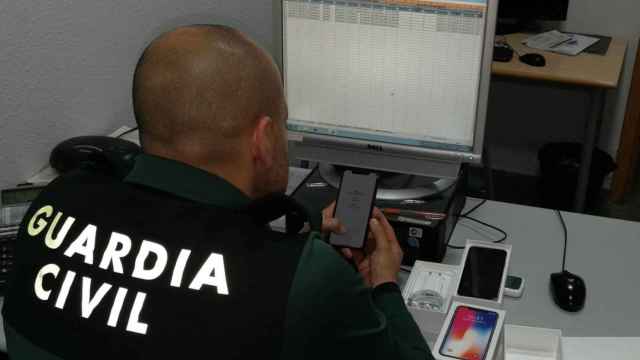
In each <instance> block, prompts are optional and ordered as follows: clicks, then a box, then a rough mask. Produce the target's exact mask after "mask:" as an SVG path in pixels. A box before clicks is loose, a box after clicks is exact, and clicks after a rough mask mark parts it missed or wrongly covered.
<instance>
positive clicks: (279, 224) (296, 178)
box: [269, 167, 313, 232]
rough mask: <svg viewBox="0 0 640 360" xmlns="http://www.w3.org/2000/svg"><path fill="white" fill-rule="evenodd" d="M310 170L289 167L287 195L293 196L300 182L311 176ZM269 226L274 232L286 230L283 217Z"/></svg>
mask: <svg viewBox="0 0 640 360" xmlns="http://www.w3.org/2000/svg"><path fill="white" fill-rule="evenodd" d="M311 171H313V170H310V169H303V168H297V167H289V184H288V185H287V191H286V194H287V195H291V194H293V192H294V191H295V190H296V189H297V188H298V186H300V184H302V182H303V181H304V180H305V179H306V178H307V176H309V174H311ZM269 226H271V229H273V230H274V231H280V232H285V231H286V229H287V223H286V221H285V217H284V216H283V217H281V218H279V219H277V220H274V221H272V222H271V223H270V224H269Z"/></svg>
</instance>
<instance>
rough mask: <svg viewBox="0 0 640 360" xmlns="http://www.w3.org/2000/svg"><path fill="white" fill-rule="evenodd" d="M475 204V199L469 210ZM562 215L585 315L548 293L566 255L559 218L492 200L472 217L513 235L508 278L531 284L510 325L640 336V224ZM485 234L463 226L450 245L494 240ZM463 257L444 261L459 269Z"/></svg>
mask: <svg viewBox="0 0 640 360" xmlns="http://www.w3.org/2000/svg"><path fill="white" fill-rule="evenodd" d="M477 202H478V201H477V200H474V199H469V201H468V205H467V206H468V207H471V206H473V205H474V204H477ZM563 215H564V217H565V220H566V222H567V227H568V234H569V241H568V248H567V270H569V271H571V272H573V273H575V274H578V275H580V276H581V277H582V278H583V279H584V281H585V284H586V286H587V301H586V304H585V308H584V309H583V310H582V311H581V312H579V313H568V312H565V311H562V310H560V308H558V307H557V306H556V305H555V303H554V302H553V300H552V299H551V295H550V292H549V275H550V274H551V273H553V272H558V271H560V270H561V267H562V248H563V235H562V228H561V225H560V222H559V219H558V217H557V215H556V214H555V213H554V212H553V211H551V210H546V209H540V208H533V207H526V206H519V205H512V204H505V203H500V202H493V201H489V202H487V204H485V205H484V206H483V207H481V208H480V209H478V210H477V211H476V212H474V214H473V216H474V217H476V218H478V219H480V220H483V221H486V222H488V223H490V224H492V225H496V226H498V227H500V228H502V229H504V230H505V231H506V232H507V233H508V234H509V238H508V240H507V243H508V244H511V245H513V252H512V254H511V264H510V267H509V273H511V274H514V275H520V276H522V277H523V278H524V279H525V282H526V283H525V290H524V295H523V297H522V298H520V299H511V298H505V304H504V306H505V310H506V311H507V323H508V324H515V325H526V326H536V327H546V328H555V329H561V330H562V333H563V334H562V335H563V336H568V337H602V336H606V337H640V326H638V320H639V319H640V317H639V316H638V299H640V286H639V283H640V280H638V274H640V261H638V254H640V223H633V222H626V221H620V220H615V219H608V218H600V217H594V216H588V215H581V214H575V213H563ZM480 230H481V231H480ZM487 235H488V234H487V233H486V232H485V230H482V229H481V228H479V227H476V226H475V225H473V224H472V223H470V222H467V221H465V220H462V221H461V222H460V223H459V225H458V226H457V228H456V230H455V231H454V233H453V236H452V238H451V242H452V243H455V244H464V242H465V241H466V239H476V240H490V239H491V238H490V237H487ZM461 257H462V251H457V250H449V251H448V253H447V256H446V257H445V260H444V262H445V263H448V264H456V265H457V264H459V263H460V261H461ZM639 357H640V356H639Z"/></svg>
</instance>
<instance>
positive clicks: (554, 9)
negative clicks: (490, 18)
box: [498, 0, 569, 21]
mask: <svg viewBox="0 0 640 360" xmlns="http://www.w3.org/2000/svg"><path fill="white" fill-rule="evenodd" d="M568 12H569V0H500V6H499V8H498V17H499V18H500V19H524V20H552V21H564V20H567V14H568Z"/></svg>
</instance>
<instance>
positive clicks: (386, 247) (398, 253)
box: [342, 208, 403, 287]
mask: <svg viewBox="0 0 640 360" xmlns="http://www.w3.org/2000/svg"><path fill="white" fill-rule="evenodd" d="M369 230H370V232H369V238H368V239H367V245H366V248H365V252H366V254H367V255H366V256H365V255H364V253H363V252H362V251H360V250H353V249H343V250H342V254H343V255H344V256H345V257H346V258H347V259H351V260H353V261H354V262H355V263H356V265H357V266H358V271H359V272H360V274H361V275H362V277H363V278H364V280H365V282H366V283H367V285H369V286H371V287H376V286H378V285H381V284H384V283H387V282H395V283H397V282H398V272H399V271H400V265H401V264H402V256H403V254H402V249H401V248H400V244H399V243H398V239H397V238H396V234H395V232H394V231H393V228H392V227H391V224H389V221H387V218H386V217H385V216H384V214H383V213H382V212H381V211H380V210H379V209H378V208H374V209H373V218H372V219H371V220H370V221H369Z"/></svg>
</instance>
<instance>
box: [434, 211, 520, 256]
mask: <svg viewBox="0 0 640 360" xmlns="http://www.w3.org/2000/svg"><path fill="white" fill-rule="evenodd" d="M459 218H461V219H467V220H471V221H473V222H476V223H478V224H480V225H482V226H485V227H487V228H489V229H492V230H495V231H497V232H499V233H501V234H502V238H501V239H499V240H496V241H493V243H494V244H501V243H503V242H505V241H506V240H507V238H509V234H507V232H506V231H504V230H502V229H500V228H499V227H497V226H494V225H491V224H487V223H486V222H484V221H480V220H478V219H476V218H472V217H470V216H467V215H460V216H459ZM447 246H448V247H449V248H451V249H455V250H464V248H465V247H464V246H456V245H449V244H447Z"/></svg>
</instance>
